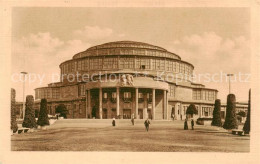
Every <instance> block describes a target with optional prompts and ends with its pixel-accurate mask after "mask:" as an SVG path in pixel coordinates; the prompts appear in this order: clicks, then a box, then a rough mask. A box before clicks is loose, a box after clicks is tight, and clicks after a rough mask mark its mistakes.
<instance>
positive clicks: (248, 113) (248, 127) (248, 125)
mask: <svg viewBox="0 0 260 164" xmlns="http://www.w3.org/2000/svg"><path fill="white" fill-rule="evenodd" d="M250 113H251V89H250V90H249V96H248V112H247V117H246V122H245V125H244V127H243V130H244V132H245V133H246V134H249V132H250Z"/></svg>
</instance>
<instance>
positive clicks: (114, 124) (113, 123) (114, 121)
mask: <svg viewBox="0 0 260 164" xmlns="http://www.w3.org/2000/svg"><path fill="white" fill-rule="evenodd" d="M112 126H116V119H115V118H113V121H112Z"/></svg>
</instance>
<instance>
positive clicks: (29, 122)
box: [22, 95, 37, 128]
mask: <svg viewBox="0 0 260 164" xmlns="http://www.w3.org/2000/svg"><path fill="white" fill-rule="evenodd" d="M33 103H34V99H33V96H32V95H28V96H26V103H25V116H24V120H23V125H22V126H23V127H26V128H36V127H37V125H36V120H35V114H34V109H33Z"/></svg>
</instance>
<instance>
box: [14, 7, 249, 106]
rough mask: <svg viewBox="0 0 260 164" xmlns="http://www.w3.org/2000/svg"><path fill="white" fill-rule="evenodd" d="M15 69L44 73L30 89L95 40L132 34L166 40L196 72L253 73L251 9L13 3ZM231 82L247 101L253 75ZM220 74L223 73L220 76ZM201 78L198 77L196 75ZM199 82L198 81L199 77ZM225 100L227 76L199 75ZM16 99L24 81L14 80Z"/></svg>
mask: <svg viewBox="0 0 260 164" xmlns="http://www.w3.org/2000/svg"><path fill="white" fill-rule="evenodd" d="M12 35H13V39H12V73H19V72H21V71H27V72H29V73H34V74H39V75H41V76H43V74H45V77H44V80H43V82H42V83H41V84H40V83H39V80H38V81H37V82H35V83H31V84H30V83H29V82H27V83H26V94H27V95H28V94H32V95H34V89H35V88H37V87H43V86H46V85H47V84H48V83H50V82H51V76H50V75H51V74H52V73H59V72H60V70H59V64H60V63H61V62H63V61H65V60H68V59H71V58H72V56H73V55H74V54H75V53H77V52H80V51H84V50H86V49H87V48H89V47H90V46H94V45H97V44H102V43H106V42H109V41H119V40H131V41H139V42H145V43H150V44H153V45H157V46H161V47H163V48H165V49H167V50H168V51H171V52H174V53H177V54H178V55H179V56H181V58H182V60H185V61H187V62H189V63H192V64H193V65H194V66H195V70H194V73H195V74H204V75H205V74H206V73H208V74H220V73H221V72H223V73H233V74H234V75H235V76H236V75H237V76H238V75H239V73H240V74H249V73H250V13H249V10H248V9H246V8H14V9H13V12H12ZM241 77H242V80H243V82H241V81H240V82H239V81H236V82H232V83H231V86H232V93H234V94H235V95H236V97H237V101H247V99H248V89H249V88H250V83H249V80H248V82H246V80H247V79H246V78H247V76H246V75H243V76H241ZM215 79H217V80H219V79H220V78H219V77H218V76H216V78H215ZM197 80H198V79H197ZM196 82H198V81H196ZM199 83H202V84H204V85H206V87H207V88H214V89H217V90H218V91H219V93H218V97H219V98H220V99H221V100H222V102H226V96H227V94H228V82H227V81H226V80H223V82H207V81H205V79H204V80H203V79H202V80H201V81H199ZM12 87H13V88H14V89H16V92H17V98H16V100H17V101H21V100H22V83H21V82H13V83H12Z"/></svg>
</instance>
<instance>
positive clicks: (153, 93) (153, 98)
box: [152, 89, 155, 120]
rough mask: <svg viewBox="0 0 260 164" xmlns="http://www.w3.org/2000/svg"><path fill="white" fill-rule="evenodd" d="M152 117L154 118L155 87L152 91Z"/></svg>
mask: <svg viewBox="0 0 260 164" xmlns="http://www.w3.org/2000/svg"><path fill="white" fill-rule="evenodd" d="M152 96H153V97H152V118H153V120H155V89H153V91H152Z"/></svg>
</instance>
